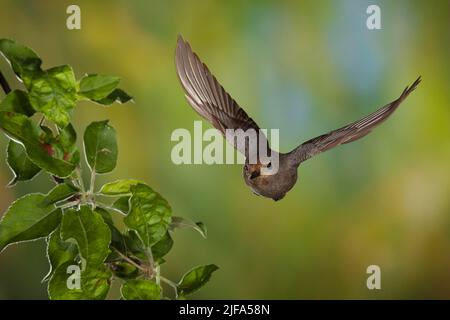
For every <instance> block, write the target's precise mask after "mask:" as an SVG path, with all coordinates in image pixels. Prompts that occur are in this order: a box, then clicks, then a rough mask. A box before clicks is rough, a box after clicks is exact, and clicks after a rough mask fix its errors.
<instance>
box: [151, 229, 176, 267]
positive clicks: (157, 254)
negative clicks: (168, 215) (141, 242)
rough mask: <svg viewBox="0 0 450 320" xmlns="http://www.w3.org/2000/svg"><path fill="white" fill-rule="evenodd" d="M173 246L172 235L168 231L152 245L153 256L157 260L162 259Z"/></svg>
mask: <svg viewBox="0 0 450 320" xmlns="http://www.w3.org/2000/svg"><path fill="white" fill-rule="evenodd" d="M172 246H173V240H172V237H171V236H170V234H169V232H166V234H165V235H164V237H163V238H162V239H161V240H159V241H158V242H157V243H155V244H154V245H153V246H152V254H153V258H154V259H155V260H158V259H161V258H162V257H164V256H165V255H166V254H168V253H169V251H170V249H172Z"/></svg>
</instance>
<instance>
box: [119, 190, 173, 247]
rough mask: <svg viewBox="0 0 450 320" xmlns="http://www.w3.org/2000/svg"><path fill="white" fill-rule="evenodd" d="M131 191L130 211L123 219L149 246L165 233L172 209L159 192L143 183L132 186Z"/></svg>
mask: <svg viewBox="0 0 450 320" xmlns="http://www.w3.org/2000/svg"><path fill="white" fill-rule="evenodd" d="M131 193H132V196H131V199H130V212H129V214H128V215H127V216H126V217H125V218H124V219H123V221H124V222H125V224H126V225H127V226H128V227H129V228H130V229H133V230H136V232H137V233H138V235H139V237H140V238H141V239H142V241H143V243H144V245H145V246H146V247H147V248H149V247H151V246H152V245H154V244H155V243H156V242H158V241H159V240H161V239H162V238H163V237H164V235H165V234H166V232H167V229H168V227H169V224H170V220H171V219H170V216H171V213H172V210H171V208H170V206H169V203H168V202H167V201H166V200H165V199H164V198H163V197H162V196H161V195H160V194H159V193H157V192H155V191H153V189H152V188H150V187H149V186H147V185H145V184H137V185H135V186H132V187H131Z"/></svg>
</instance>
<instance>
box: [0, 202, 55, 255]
mask: <svg viewBox="0 0 450 320" xmlns="http://www.w3.org/2000/svg"><path fill="white" fill-rule="evenodd" d="M43 199H44V195H42V194H28V195H26V196H24V197H22V198H20V199H18V200H16V201H14V202H13V204H12V205H11V206H10V207H9V208H8V210H7V211H6V213H5V214H4V216H3V218H2V220H1V221H0V252H1V251H2V250H3V249H4V248H5V247H6V246H7V245H9V244H11V243H16V242H21V241H28V240H34V239H38V238H42V237H46V236H48V235H49V234H50V232H52V231H53V230H55V228H56V227H57V226H58V225H59V223H60V221H61V210H60V209H55V207H54V206H46V207H42V206H41V205H40V204H41V202H42V200H43Z"/></svg>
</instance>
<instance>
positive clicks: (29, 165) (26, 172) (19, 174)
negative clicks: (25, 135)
mask: <svg viewBox="0 0 450 320" xmlns="http://www.w3.org/2000/svg"><path fill="white" fill-rule="evenodd" d="M7 154H8V157H7V161H8V165H9V167H10V168H11V170H12V172H13V173H14V178H13V179H12V180H11V182H10V183H9V184H8V186H13V185H15V184H16V182H17V181H27V180H31V179H32V178H34V176H36V175H37V174H38V173H39V172H40V171H41V168H39V167H38V166H36V165H35V164H34V163H33V162H32V161H31V160H30V159H29V158H28V156H27V153H26V152H25V149H24V147H23V146H22V145H21V144H20V143H17V142H14V140H10V141H9V143H8V150H7Z"/></svg>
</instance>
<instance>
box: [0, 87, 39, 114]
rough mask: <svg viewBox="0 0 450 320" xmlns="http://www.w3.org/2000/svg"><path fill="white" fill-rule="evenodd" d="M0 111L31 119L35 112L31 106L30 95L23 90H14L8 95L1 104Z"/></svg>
mask: <svg viewBox="0 0 450 320" xmlns="http://www.w3.org/2000/svg"><path fill="white" fill-rule="evenodd" d="M0 111H11V112H15V113H21V114H23V115H26V116H28V117H31V116H32V115H33V114H34V113H35V111H34V109H33V107H32V106H31V104H30V99H29V98H28V94H27V93H26V92H25V91H22V90H14V91H11V92H10V93H8V94H7V95H6V97H5V98H4V99H3V101H2V102H1V103H0Z"/></svg>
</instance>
